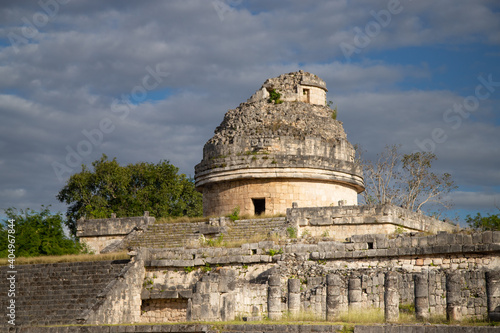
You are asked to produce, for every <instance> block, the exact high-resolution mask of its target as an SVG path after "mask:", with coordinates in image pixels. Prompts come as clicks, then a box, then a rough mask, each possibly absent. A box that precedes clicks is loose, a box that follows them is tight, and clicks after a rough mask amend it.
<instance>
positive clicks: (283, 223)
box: [0, 71, 500, 333]
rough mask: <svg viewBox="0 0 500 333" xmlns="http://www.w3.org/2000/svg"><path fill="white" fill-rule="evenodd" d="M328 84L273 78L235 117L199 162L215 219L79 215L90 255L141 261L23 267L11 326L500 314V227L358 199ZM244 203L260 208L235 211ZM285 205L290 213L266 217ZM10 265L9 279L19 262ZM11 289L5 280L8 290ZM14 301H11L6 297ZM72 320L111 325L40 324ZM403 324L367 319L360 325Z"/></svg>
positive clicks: (356, 176) (334, 328)
mask: <svg viewBox="0 0 500 333" xmlns="http://www.w3.org/2000/svg"><path fill="white" fill-rule="evenodd" d="M326 92H327V90H326V86H325V83H324V82H323V81H322V80H321V79H319V78H318V77H317V76H315V75H313V74H310V73H306V72H302V71H299V72H296V73H289V74H284V75H281V76H279V77H276V78H272V79H269V80H267V81H266V82H265V83H264V85H263V86H262V88H261V89H259V90H258V91H257V92H256V93H255V94H254V95H253V96H252V97H251V98H250V99H249V100H248V101H247V102H246V103H242V104H241V105H240V106H238V107H237V108H236V109H234V110H229V112H228V113H227V114H226V115H225V117H224V120H223V122H222V123H221V125H220V126H219V127H218V128H217V129H216V130H215V135H214V137H212V138H211V139H210V140H209V141H208V142H207V144H206V145H205V147H204V150H203V160H202V161H201V163H200V164H198V165H197V166H196V186H197V188H198V189H199V190H200V191H201V192H202V193H203V200H204V214H205V215H207V216H211V215H215V216H218V217H207V219H206V221H204V222H197V223H158V221H156V219H155V218H154V217H151V216H149V214H148V213H147V212H145V214H144V216H140V217H128V218H116V217H114V216H113V217H112V218H109V219H96V220H83V219H82V220H80V221H79V223H78V236H79V237H80V240H81V241H82V242H85V243H86V244H87V245H88V246H89V247H90V248H91V249H93V251H94V252H95V253H106V252H114V251H123V250H126V251H128V254H129V256H130V259H129V260H121V261H111V262H109V261H108V262H90V263H67V264H45V265H24V266H19V267H18V275H17V276H18V285H19V288H18V294H17V302H18V303H17V304H18V308H17V323H18V324H19V327H17V328H14V330H11V331H12V332H14V331H15V332H28V333H37V332H51V333H55V332H80V331H81V332H106V333H111V332H178V333H181V332H216V331H218V330H220V327H214V326H210V325H202V324H193V325H178V326H153V325H152V324H158V323H176V322H200V321H202V322H207V321H221V322H224V321H231V320H235V319H242V320H246V321H248V322H252V321H256V320H263V319H266V318H267V319H269V320H270V322H269V323H272V321H273V320H278V319H280V318H283V317H284V316H285V317H288V318H293V317H294V316H295V317H297V316H300V315H303V314H307V315H308V316H309V318H314V319H315V320H317V321H318V322H320V323H322V325H314V326H307V325H306V326H286V325H255V326H254V327H252V328H247V327H245V326H243V325H227V326H225V328H224V329H223V330H225V331H228V332H241V331H255V332H299V331H300V332H308V333H309V332H339V331H341V330H342V329H343V327H342V325H330V324H329V323H330V322H333V321H336V320H337V319H338V318H339V315H341V314H343V313H346V312H352V311H353V312H356V311H357V313H360V312H362V311H365V310H367V309H380V310H381V311H383V313H384V315H385V320H386V322H387V323H393V322H397V321H398V318H399V315H400V311H402V309H413V311H414V313H413V314H412V315H413V316H414V317H415V320H416V321H422V322H426V321H428V320H430V319H431V318H432V317H436V316H438V317H439V316H442V317H443V318H449V319H450V320H454V321H456V322H457V323H461V322H462V321H463V320H483V319H488V318H489V319H490V320H496V321H499V320H500V256H499V254H500V231H495V232H492V231H487V232H482V233H470V232H464V231H461V230H459V229H458V227H457V226H455V225H452V224H449V223H446V222H443V221H439V220H436V219H434V218H431V217H428V216H425V215H422V214H420V213H416V212H411V211H407V210H405V209H403V208H400V207H396V206H393V205H390V204H384V205H376V206H358V205H357V199H356V198H357V194H358V193H359V192H361V191H363V189H364V184H363V178H362V170H361V169H360V167H359V166H357V165H356V164H355V163H354V151H353V148H352V146H351V144H350V143H349V142H348V141H347V139H346V135H345V133H344V131H343V128H342V124H341V123H340V122H339V121H337V120H335V119H333V118H334V117H332V114H333V110H331V109H330V108H329V107H328V106H326V105H325V104H326V103H325V100H326ZM235 207H239V208H240V213H242V214H249V215H256V216H255V217H254V218H250V219H237V218H236V219H230V218H228V217H226V215H228V214H230V213H231V212H232V211H233V210H234V208H235ZM277 213H282V214H283V215H282V216H275V217H265V216H259V215H261V214H277ZM224 242H228V243H230V244H229V245H231V244H232V245H231V246H229V245H226V246H223V245H224V244H223V243H224ZM0 270H1V271H2V274H3V276H5V275H6V274H7V271H8V267H6V266H4V267H1V268H0ZM8 283H9V282H8V281H7V280H6V279H2V280H0V287H1V288H3V289H2V290H7V284H8ZM7 301H8V299H7V298H6V295H5V294H2V296H1V302H2V303H1V304H0V306H2V307H3V308H5V307H6V306H7ZM73 324H85V325H101V326H96V327H88V326H82V327H81V328H76V327H72V326H68V327H64V328H61V327H58V328H40V327H36V326H43V325H73ZM104 324H137V325H128V326H102V325H104ZM139 324H141V325H139ZM30 327H31V328H30ZM2 328H3V327H2ZM392 328H394V327H392V326H387V327H385V326H380V327H378V328H373V327H366V326H356V327H355V331H354V332H363V333H365V332H389V331H390V332H396V330H391V329H392ZM431 328H432V329H434V330H430V329H431ZM386 329H387V330H386ZM460 329H461V328H460V327H458V326H440V327H439V328H438V327H435V326H406V328H405V327H403V328H401V330H397V332H431V331H432V332H437V330H439V331H440V332H458V331H460ZM494 329H495V328H494V327H478V328H477V329H476V328H474V329H473V330H470V331H471V332H490V331H491V332H493V330H494Z"/></svg>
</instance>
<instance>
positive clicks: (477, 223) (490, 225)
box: [465, 213, 500, 231]
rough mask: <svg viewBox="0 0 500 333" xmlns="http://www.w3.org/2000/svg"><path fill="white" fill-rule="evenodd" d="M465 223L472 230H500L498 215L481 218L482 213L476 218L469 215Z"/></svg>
mask: <svg viewBox="0 0 500 333" xmlns="http://www.w3.org/2000/svg"><path fill="white" fill-rule="evenodd" d="M465 221H466V222H467V224H468V225H469V226H470V227H471V228H472V229H476V230H481V231H486V230H500V216H499V215H498V214H496V215H488V216H481V214H480V213H477V214H476V216H474V217H471V216H470V215H467V218H466V219H465Z"/></svg>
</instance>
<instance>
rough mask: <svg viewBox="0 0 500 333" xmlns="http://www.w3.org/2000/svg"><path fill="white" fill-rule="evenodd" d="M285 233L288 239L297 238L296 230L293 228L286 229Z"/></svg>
mask: <svg viewBox="0 0 500 333" xmlns="http://www.w3.org/2000/svg"><path fill="white" fill-rule="evenodd" d="M286 233H287V235H288V237H290V238H297V229H296V228H294V227H288V228H286Z"/></svg>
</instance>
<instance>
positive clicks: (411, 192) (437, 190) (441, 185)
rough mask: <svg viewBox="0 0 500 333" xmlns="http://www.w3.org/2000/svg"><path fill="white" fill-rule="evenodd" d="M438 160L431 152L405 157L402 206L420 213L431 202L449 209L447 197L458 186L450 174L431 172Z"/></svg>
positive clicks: (403, 159) (403, 160)
mask: <svg viewBox="0 0 500 333" xmlns="http://www.w3.org/2000/svg"><path fill="white" fill-rule="evenodd" d="M436 159H437V157H436V155H435V154H433V153H429V152H426V153H422V152H417V153H413V154H408V155H403V158H402V163H403V170H404V172H403V175H404V177H403V178H402V179H401V183H402V186H403V192H402V193H403V195H402V196H401V204H402V206H403V207H404V208H406V209H409V210H416V211H419V210H420V209H421V208H422V206H423V205H425V204H426V203H430V202H434V203H437V204H440V205H442V206H444V207H445V208H449V203H447V202H446V201H445V195H446V194H448V193H450V192H451V190H454V189H456V188H457V186H456V185H455V182H454V181H453V180H452V179H451V175H450V174H449V173H443V174H441V175H438V174H435V173H434V172H430V168H431V166H432V162H433V161H434V160H436Z"/></svg>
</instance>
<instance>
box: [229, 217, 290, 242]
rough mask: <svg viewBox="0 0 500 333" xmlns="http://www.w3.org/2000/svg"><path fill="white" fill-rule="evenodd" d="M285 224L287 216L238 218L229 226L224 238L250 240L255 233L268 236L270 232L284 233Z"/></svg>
mask: <svg viewBox="0 0 500 333" xmlns="http://www.w3.org/2000/svg"><path fill="white" fill-rule="evenodd" d="M285 224H286V218H285V217H276V218H269V219H255V220H238V221H235V222H234V223H231V224H230V225H229V226H228V233H227V235H224V240H227V241H229V242H232V241H240V240H248V239H251V238H252V237H253V236H255V235H262V236H267V235H269V234H270V233H279V232H282V233H283V232H285V230H286V225H285Z"/></svg>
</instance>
